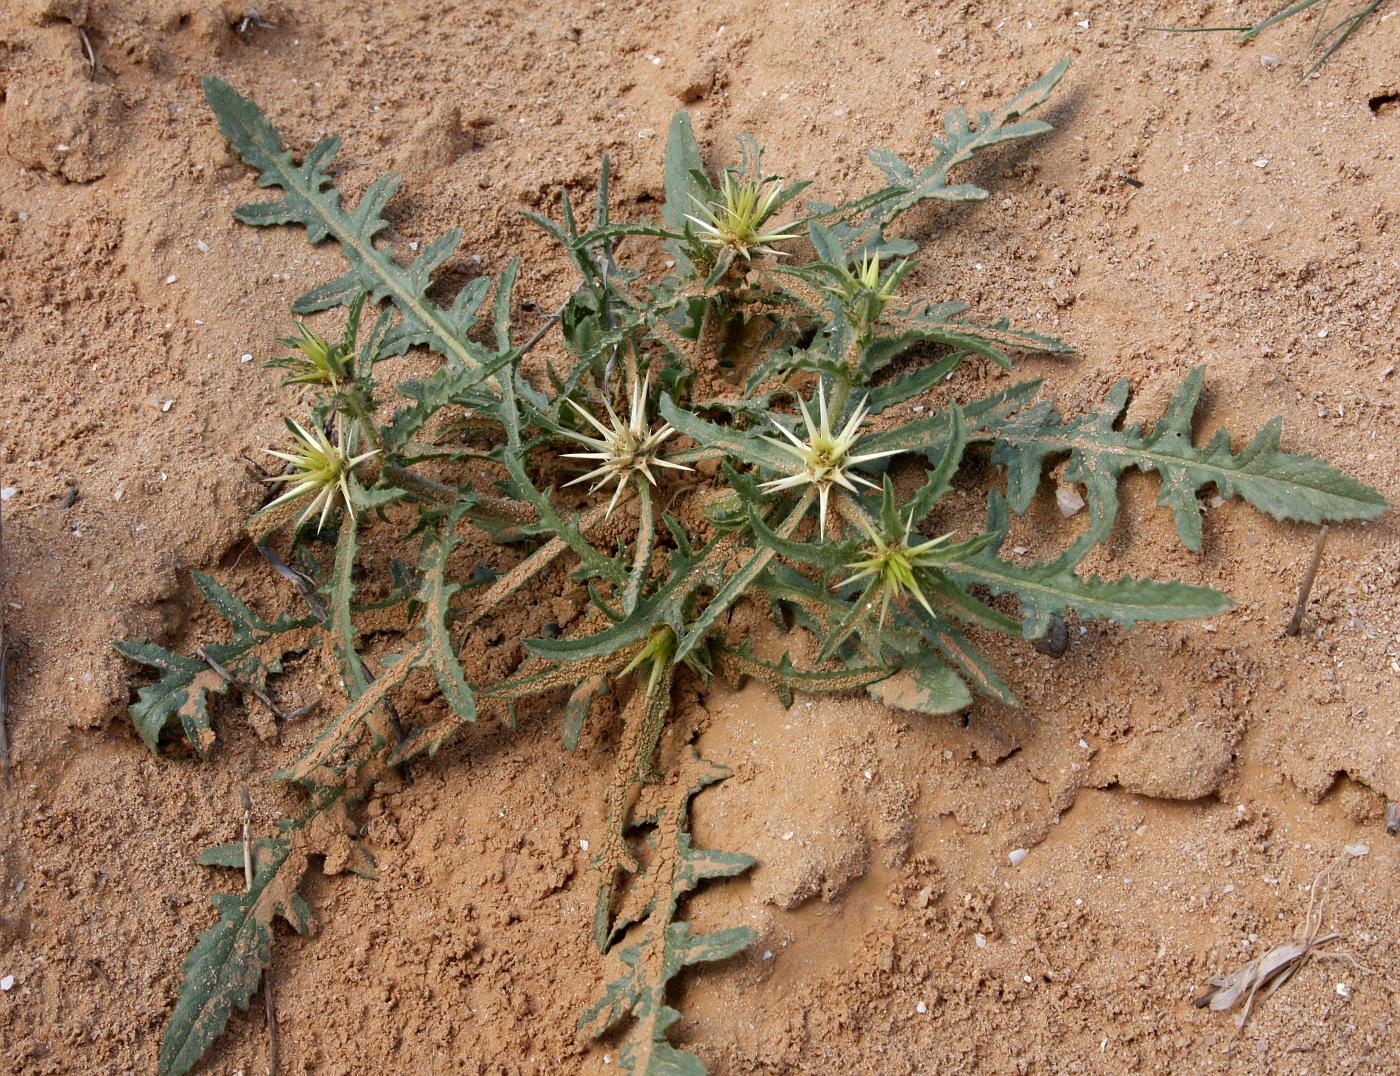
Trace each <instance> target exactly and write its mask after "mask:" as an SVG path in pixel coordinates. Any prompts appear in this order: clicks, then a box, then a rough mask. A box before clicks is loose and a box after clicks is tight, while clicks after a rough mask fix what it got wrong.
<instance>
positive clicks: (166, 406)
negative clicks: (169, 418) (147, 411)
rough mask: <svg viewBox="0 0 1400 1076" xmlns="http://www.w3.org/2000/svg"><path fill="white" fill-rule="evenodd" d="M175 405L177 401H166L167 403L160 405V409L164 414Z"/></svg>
mask: <svg viewBox="0 0 1400 1076" xmlns="http://www.w3.org/2000/svg"><path fill="white" fill-rule="evenodd" d="M174 404H175V401H174V400H166V401H165V403H163V404H161V405H160V409H161V411H162V412H164V411H169V410H170V408H171V407H172V406H174Z"/></svg>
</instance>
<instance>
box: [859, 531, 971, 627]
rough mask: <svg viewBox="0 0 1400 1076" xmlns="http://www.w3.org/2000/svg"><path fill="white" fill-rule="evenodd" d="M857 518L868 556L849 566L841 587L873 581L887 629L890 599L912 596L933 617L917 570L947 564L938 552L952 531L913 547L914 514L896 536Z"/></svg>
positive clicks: (881, 615)
mask: <svg viewBox="0 0 1400 1076" xmlns="http://www.w3.org/2000/svg"><path fill="white" fill-rule="evenodd" d="M857 519H858V521H859V523H860V527H861V529H862V530H863V531H865V536H866V537H867V538H869V539H870V543H871V544H870V545H869V546H867V547H866V548H865V549H863V550H862V551H861V552H863V553H864V554H865V556H864V557H862V558H861V559H860V560H857V561H853V562H851V563H850V564H847V565H846V567H847V568H850V569H851V570H852V572H853V573H854V574H852V575H850V576H847V577H846V578H845V579H843V580H841V582H840V584H839V585H840V586H843V587H844V586H849V585H850V584H852V583H858V582H860V581H861V580H863V579H869V580H871V585H873V586H874V587H875V588H876V589H878V590H879V592H880V626H881V627H884V626H885V615H886V614H887V613H888V612H889V608H890V600H891V599H892V598H895V597H898V596H901V595H908V596H911V597H913V598H914V600H915V601H917V602H918V603H919V604H920V605H922V606H923V607H924V608H925V609H927V610H928V612H929V613H930V614H932V613H933V607H932V606H930V605H929V603H928V599H927V598H925V597H924V592H923V590H922V588H920V586H919V579H918V576H917V574H916V571H917V570H918V569H920V568H932V567H934V566H936V565H938V564H941V563H943V562H944V559H945V558H943V557H941V556H939V555H938V551H939V549H940V547H941V546H942V545H943V544H944V543H945V542H947V541H948V539H949V538H951V537H952V536H953V534H952V532H951V531H949V532H948V533H947V534H942V535H939V536H938V537H937V538H931V539H929V540H928V541H926V542H920V543H919V544H918V545H910V544H909V539H910V537H911V536H912V535H913V534H914V533H915V532H914V514H913V513H912V512H911V513H910V514H909V517H908V518H907V519H905V521H904V523H903V524H902V525H897V526H896V527H895V528H894V530H895V533H893V534H889V533H887V534H881V533H880V532H879V531H877V530H876V529H875V528H874V527H873V526H871V524H870V523H869V522H867V521H866V519H865V517H864V516H863V515H862V516H858V517H857Z"/></svg>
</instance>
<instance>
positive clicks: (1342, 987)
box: [1336, 983, 1351, 998]
mask: <svg viewBox="0 0 1400 1076" xmlns="http://www.w3.org/2000/svg"><path fill="white" fill-rule="evenodd" d="M1336 991H1337V997H1339V998H1349V997H1351V987H1349V986H1347V984H1346V983H1338V984H1337V986H1336Z"/></svg>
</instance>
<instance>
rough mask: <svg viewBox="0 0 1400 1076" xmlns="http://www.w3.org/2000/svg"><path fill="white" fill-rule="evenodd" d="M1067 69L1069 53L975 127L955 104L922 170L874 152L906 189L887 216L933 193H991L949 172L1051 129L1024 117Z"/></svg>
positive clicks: (962, 196) (975, 197)
mask: <svg viewBox="0 0 1400 1076" xmlns="http://www.w3.org/2000/svg"><path fill="white" fill-rule="evenodd" d="M1068 69H1069V57H1068V56H1066V57H1065V58H1064V59H1063V60H1061V61H1060V62H1059V63H1057V64H1056V65H1055V66H1054V67H1052V68H1051V69H1050V70H1049V71H1047V72H1046V73H1045V74H1044V75H1042V76H1041V77H1040V78H1038V79H1036V80H1035V81H1034V82H1032V83H1031V84H1030V85H1029V86H1027V87H1026V88H1025V89H1024V90H1022V91H1021V92H1020V93H1018V94H1017V95H1016V96H1015V97H1013V98H1012V99H1011V100H1010V101H1008V102H1007V103H1006V104H1004V105H1002V106H1001V107H1000V108H998V109H994V110H984V111H982V112H979V113H978V115H977V123H976V125H975V127H974V125H972V124H971V123H970V122H969V121H968V118H967V113H966V112H965V111H964V110H963V109H961V108H955V109H953V111H952V112H949V113H948V114H947V115H946V116H944V118H943V131H944V135H943V137H942V138H941V139H940V138H935V139H934V140H933V148H934V149H935V150H936V151H937V156H936V157H935V158H934V159H933V161H932V162H930V163H929V164H928V165H926V166H925V167H924V168H922V169H920V170H919V171H918V172H915V171H914V169H913V168H912V167H911V166H910V165H908V164H906V163H905V162H904V160H903V159H902V158H901V157H899V156H898V155H897V154H895V153H892V152H891V151H889V150H875V151H874V152H872V153H871V154H870V159H871V160H872V161H874V162H875V165H876V167H878V168H879V169H880V170H881V171H882V172H884V173H885V176H886V178H887V179H888V180H889V181H890V183H891V184H893V185H895V186H898V187H903V188H904V189H905V191H906V192H907V193H905V194H904V195H903V196H901V197H900V198H898V199H895V200H893V201H891V202H889V203H887V204H885V205H884V206H882V207H881V208H880V213H881V217H882V219H883V220H884V221H886V222H889V221H891V220H893V219H894V218H895V217H897V216H898V215H899V214H901V213H903V212H905V211H906V210H909V209H912V208H913V207H914V206H916V205H918V204H919V203H920V202H924V201H927V200H929V199H938V200H941V201H946V202H967V201H980V200H981V199H983V198H985V197H987V192H986V191H984V190H983V189H982V188H981V187H978V186H975V185H974V184H971V183H959V184H951V185H950V184H949V183H948V175H949V173H950V172H952V170H953V169H954V168H956V167H957V166H958V165H960V164H963V163H964V162H966V161H968V160H970V159H971V158H972V156H973V155H974V154H976V153H979V152H981V151H982V150H985V149H989V148H991V147H992V146H996V145H999V144H1001V143H1003V142H1008V141H1011V140H1013V139H1018V138H1029V137H1031V136H1032V135H1038V134H1043V133H1044V132H1046V131H1050V130H1053V128H1052V127H1051V126H1050V124H1048V123H1043V122H1041V121H1040V120H1026V119H1022V117H1023V116H1024V115H1025V114H1026V113H1027V112H1030V111H1031V110H1032V109H1035V108H1037V107H1039V106H1040V105H1043V104H1044V103H1045V102H1046V101H1047V100H1049V98H1050V93H1051V91H1052V90H1053V89H1054V88H1055V86H1056V84H1058V83H1059V81H1060V79H1061V78H1063V77H1064V73H1065V72H1066V71H1067V70H1068Z"/></svg>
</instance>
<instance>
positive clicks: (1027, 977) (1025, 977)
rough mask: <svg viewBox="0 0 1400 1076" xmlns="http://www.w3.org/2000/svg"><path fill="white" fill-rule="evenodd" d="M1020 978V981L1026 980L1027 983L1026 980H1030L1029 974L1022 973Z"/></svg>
mask: <svg viewBox="0 0 1400 1076" xmlns="http://www.w3.org/2000/svg"><path fill="white" fill-rule="evenodd" d="M1021 980H1022V982H1027V983H1028V982H1030V981H1031V977H1030V976H1029V975H1022V976H1021Z"/></svg>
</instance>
